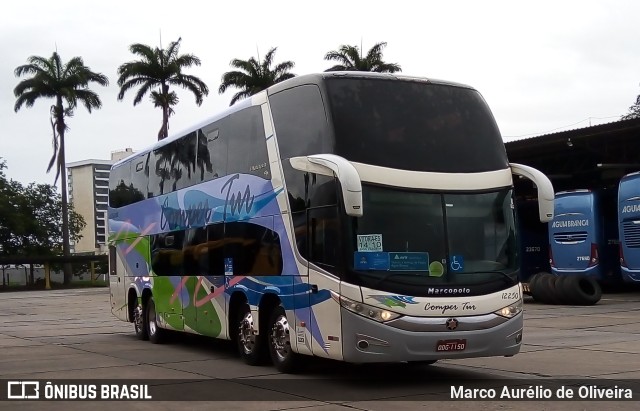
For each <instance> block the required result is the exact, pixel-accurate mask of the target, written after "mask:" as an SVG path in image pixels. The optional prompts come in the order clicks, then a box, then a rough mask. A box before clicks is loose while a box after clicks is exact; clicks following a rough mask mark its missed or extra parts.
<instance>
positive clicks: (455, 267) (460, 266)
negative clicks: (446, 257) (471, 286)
mask: <svg viewBox="0 0 640 411" xmlns="http://www.w3.org/2000/svg"><path fill="white" fill-rule="evenodd" d="M449 268H450V269H451V271H453V272H456V271H462V270H464V257H462V256H461V255H452V256H451V260H450V261H449Z"/></svg>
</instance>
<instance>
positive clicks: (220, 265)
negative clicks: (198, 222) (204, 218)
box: [207, 223, 224, 275]
mask: <svg viewBox="0 0 640 411" xmlns="http://www.w3.org/2000/svg"><path fill="white" fill-rule="evenodd" d="M207 253H208V255H209V272H208V275H224V224H222V223H220V224H213V225H210V226H207Z"/></svg>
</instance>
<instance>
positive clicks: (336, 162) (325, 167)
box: [289, 154, 363, 217]
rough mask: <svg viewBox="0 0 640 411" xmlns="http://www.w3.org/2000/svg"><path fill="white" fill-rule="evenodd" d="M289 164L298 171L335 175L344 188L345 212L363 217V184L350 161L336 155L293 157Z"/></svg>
mask: <svg viewBox="0 0 640 411" xmlns="http://www.w3.org/2000/svg"><path fill="white" fill-rule="evenodd" d="M289 162H290V163H291V167H293V168H294V169H296V170H300V171H306V172H309V173H315V174H321V175H325V176H334V175H335V176H336V177H337V178H338V181H340V186H341V187H342V199H343V200H344V208H345V212H346V213H347V215H349V216H352V217H362V211H363V210H362V182H361V181H360V175H359V174H358V171H357V170H356V168H355V167H354V166H353V164H351V163H350V162H349V161H348V160H346V159H345V158H343V157H340V156H336V155H335V154H313V155H310V156H300V157H292V158H290V159H289Z"/></svg>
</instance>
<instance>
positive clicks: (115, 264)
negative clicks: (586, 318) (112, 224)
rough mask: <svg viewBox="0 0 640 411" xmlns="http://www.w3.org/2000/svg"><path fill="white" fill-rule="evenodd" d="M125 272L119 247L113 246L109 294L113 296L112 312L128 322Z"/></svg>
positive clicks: (110, 257) (110, 248) (111, 246)
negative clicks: (119, 254)
mask: <svg viewBox="0 0 640 411" xmlns="http://www.w3.org/2000/svg"><path fill="white" fill-rule="evenodd" d="M116 244H117V243H116ZM121 244H122V242H121ZM124 272H125V268H124V264H123V262H122V258H120V257H119V256H118V248H117V245H114V244H112V245H110V246H109V293H110V295H111V312H112V313H113V315H115V316H116V317H117V318H119V319H121V320H123V321H128V320H129V318H128V310H127V300H126V295H127V288H126V281H125V277H124Z"/></svg>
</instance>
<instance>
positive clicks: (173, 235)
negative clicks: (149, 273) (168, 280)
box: [151, 231, 184, 275]
mask: <svg viewBox="0 0 640 411" xmlns="http://www.w3.org/2000/svg"><path fill="white" fill-rule="evenodd" d="M183 238H184V231H173V232H170V233H162V234H156V235H152V236H151V268H152V269H153V272H155V273H156V275H182V273H183V260H184V253H183V250H182V243H183Z"/></svg>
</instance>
